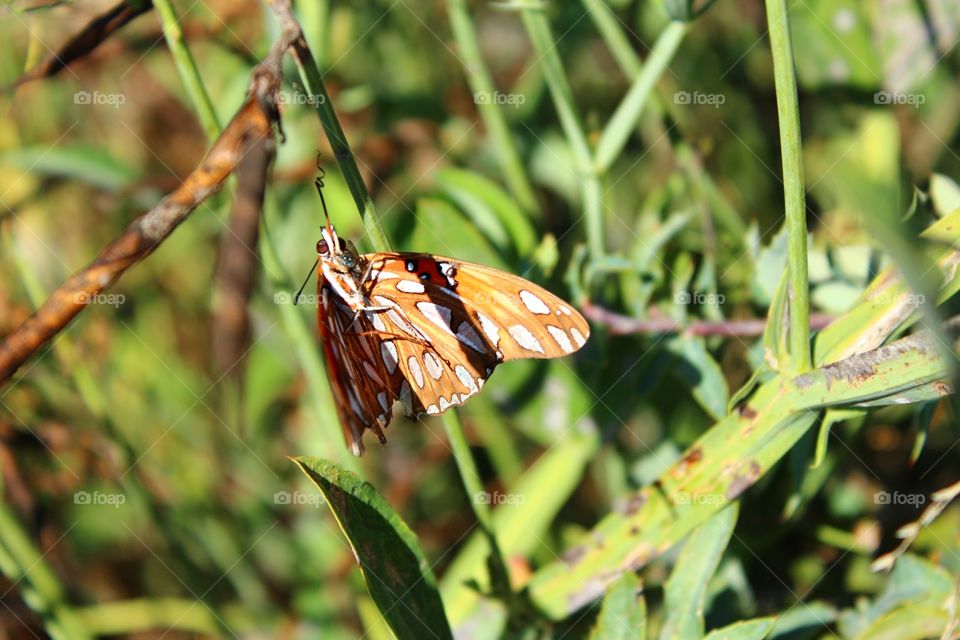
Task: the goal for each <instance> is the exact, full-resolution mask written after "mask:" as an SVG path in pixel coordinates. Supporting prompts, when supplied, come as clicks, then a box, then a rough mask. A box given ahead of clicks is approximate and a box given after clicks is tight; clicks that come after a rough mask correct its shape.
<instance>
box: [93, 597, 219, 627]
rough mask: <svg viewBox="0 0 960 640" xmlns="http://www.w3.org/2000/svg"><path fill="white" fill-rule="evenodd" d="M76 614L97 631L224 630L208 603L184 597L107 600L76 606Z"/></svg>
mask: <svg viewBox="0 0 960 640" xmlns="http://www.w3.org/2000/svg"><path fill="white" fill-rule="evenodd" d="M76 615H77V617H78V618H79V619H80V621H81V622H82V623H83V624H84V626H85V627H86V628H87V629H89V630H90V631H91V632H92V633H95V634H97V635H126V634H133V633H136V632H138V631H151V630H157V629H165V630H167V631H168V632H169V631H173V630H174V629H176V630H177V631H185V632H193V633H200V634H211V635H215V634H217V633H219V632H223V631H224V628H223V627H222V626H221V625H220V624H219V623H218V622H217V620H216V619H215V618H214V615H213V614H212V613H211V612H210V610H209V609H208V608H207V607H206V606H205V605H203V604H201V603H200V602H198V601H195V600H185V599H181V598H150V599H147V598H140V599H135V600H121V601H119V602H105V603H103V604H98V605H94V606H91V607H84V608H82V609H77V610H76ZM227 631H228V632H229V631H230V630H229V629H228V630H227Z"/></svg>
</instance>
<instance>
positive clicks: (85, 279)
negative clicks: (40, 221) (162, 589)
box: [0, 0, 299, 384]
mask: <svg viewBox="0 0 960 640" xmlns="http://www.w3.org/2000/svg"><path fill="white" fill-rule="evenodd" d="M277 3H278V4H288V0H283V2H281V1H280V0H277ZM284 26H286V25H284ZM298 33H299V32H298ZM295 37H296V34H291V31H290V30H289V29H287V28H284V30H283V32H282V36H281V38H280V40H278V41H277V42H276V43H274V45H273V47H272V48H271V50H270V53H269V54H268V55H267V57H266V59H265V60H264V61H263V62H262V63H261V64H259V65H258V66H257V67H256V68H255V69H254V71H253V73H252V76H251V80H250V86H249V89H248V91H247V98H246V100H245V101H244V103H243V105H242V106H241V107H240V109H239V110H238V111H237V113H236V114H235V115H234V116H233V118H232V119H231V120H230V123H229V124H228V125H227V126H226V128H225V129H224V130H223V133H222V134H221V135H220V137H218V138H217V140H216V141H215V142H214V143H213V146H211V148H210V150H209V151H208V152H207V155H206V157H204V159H203V161H202V162H201V163H200V165H199V166H198V167H197V168H196V169H194V171H193V172H192V173H191V174H190V175H189V176H187V178H186V180H184V182H183V184H181V185H180V186H179V187H178V188H177V189H176V190H175V191H173V192H172V193H170V194H169V195H167V196H166V197H165V198H164V199H163V200H161V201H160V202H159V203H158V204H157V205H156V206H155V207H153V208H152V209H151V210H150V211H148V212H147V213H145V214H143V215H142V216H140V217H139V218H137V219H136V220H134V221H133V222H132V223H131V224H130V225H129V226H128V227H127V228H126V230H124V231H123V233H121V234H120V235H119V236H118V237H117V238H116V239H115V240H114V241H113V242H111V243H110V244H109V245H107V247H106V248H105V249H103V251H101V252H100V255H98V256H97V258H96V259H95V260H94V261H93V262H91V263H90V264H89V265H87V266H86V267H85V268H84V269H82V270H80V271H79V272H77V273H75V274H74V275H73V276H71V277H70V278H69V279H68V280H67V281H66V282H64V283H63V284H62V285H61V286H60V287H59V288H57V290H56V291H54V292H53V293H52V294H51V295H50V297H49V298H48V299H47V301H46V302H44V303H43V305H42V306H41V307H40V308H39V309H37V311H36V312H35V313H34V314H33V315H32V316H30V317H29V318H28V319H27V320H26V321H24V322H23V324H21V325H20V326H19V327H17V329H15V330H14V331H13V332H12V333H11V334H9V335H8V336H7V337H6V338H5V339H4V341H3V342H2V343H0V384H3V383H5V382H6V381H7V380H9V379H10V377H11V376H12V375H13V374H14V372H16V370H17V369H18V368H19V367H20V365H22V364H23V363H24V362H25V361H26V360H27V359H28V358H29V357H30V356H31V355H33V353H35V352H36V351H37V349H39V348H40V347H41V346H42V345H43V344H44V343H46V342H47V341H48V340H50V339H51V338H52V337H53V336H54V335H56V334H57V332H59V331H60V330H61V329H63V328H64V327H65V326H66V325H67V323H69V322H70V320H72V319H73V318H74V316H76V315H77V314H78V313H80V312H81V311H83V309H84V307H85V306H86V305H87V303H88V302H89V301H91V300H94V299H95V298H96V296H97V294H99V293H100V292H101V291H103V290H104V289H106V288H107V287H109V286H110V285H112V284H113V283H115V282H116V281H117V280H118V279H119V278H120V276H122V275H123V273H124V272H126V271H127V269H129V268H130V267H132V266H133V265H134V264H136V263H137V262H139V261H140V260H143V259H144V258H146V257H147V256H148V255H150V254H151V253H152V252H153V251H154V249H156V248H157V247H158V246H159V245H160V243H161V242H163V241H164V240H165V239H166V238H167V237H168V236H169V235H170V234H171V233H172V232H173V230H174V229H175V228H176V227H177V225H179V224H180V223H181V222H183V221H184V220H185V219H186V217H187V216H188V215H189V214H190V213H191V212H192V211H193V210H194V209H195V208H196V207H197V206H198V205H199V204H200V203H201V202H203V201H204V200H206V199H207V198H209V197H210V196H212V195H213V194H214V193H216V192H217V191H218V190H219V189H220V188H221V187H222V186H223V183H224V182H225V181H226V179H227V178H228V177H229V176H230V174H231V173H232V172H233V171H235V170H236V169H237V166H238V165H239V163H240V162H241V161H242V160H243V158H244V157H245V156H246V154H247V153H248V152H249V151H250V149H252V148H254V147H255V146H256V145H258V144H261V143H263V142H265V141H266V142H268V143H271V144H272V141H273V136H274V128H273V125H274V123H276V124H277V125H279V122H280V120H279V113H278V112H277V109H276V96H277V92H278V91H279V87H280V81H281V67H280V63H281V59H282V57H283V54H284V52H285V51H286V50H287V49H288V48H289V47H290V43H291V39H292V38H295ZM281 135H282V131H281Z"/></svg>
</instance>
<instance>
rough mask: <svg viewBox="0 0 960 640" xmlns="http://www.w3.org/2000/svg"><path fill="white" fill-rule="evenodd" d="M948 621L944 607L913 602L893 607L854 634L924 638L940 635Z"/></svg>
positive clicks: (867, 638) (870, 638) (868, 638)
mask: <svg viewBox="0 0 960 640" xmlns="http://www.w3.org/2000/svg"><path fill="white" fill-rule="evenodd" d="M949 622H950V620H949V618H948V617H947V611H946V609H945V608H944V607H941V606H936V605H933V604H913V605H908V606H906V607H900V608H898V609H894V610H893V611H891V612H890V613H888V614H886V615H885V616H883V617H882V618H880V619H879V620H877V621H876V622H875V623H874V624H872V625H870V627H868V628H867V629H864V631H863V633H861V634H860V635H858V636H856V640H925V639H926V638H938V637H942V636H941V634H942V633H943V630H944V628H946V626H947V624H948V623H949Z"/></svg>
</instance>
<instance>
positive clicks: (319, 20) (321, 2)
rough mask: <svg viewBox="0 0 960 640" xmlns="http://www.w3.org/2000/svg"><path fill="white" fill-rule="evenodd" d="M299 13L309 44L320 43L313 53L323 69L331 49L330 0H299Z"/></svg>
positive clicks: (297, 4) (318, 64)
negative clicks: (329, 44)
mask: <svg viewBox="0 0 960 640" xmlns="http://www.w3.org/2000/svg"><path fill="white" fill-rule="evenodd" d="M296 6H297V13H298V14H299V15H300V24H301V25H303V34H304V37H306V39H307V42H313V43H318V46H315V47H314V48H313V49H312V51H313V59H314V60H316V62H317V66H318V67H320V68H323V66H324V64H325V60H326V56H327V52H328V49H329V46H328V43H329V37H330V0H305V1H304V0H298V1H297V3H296Z"/></svg>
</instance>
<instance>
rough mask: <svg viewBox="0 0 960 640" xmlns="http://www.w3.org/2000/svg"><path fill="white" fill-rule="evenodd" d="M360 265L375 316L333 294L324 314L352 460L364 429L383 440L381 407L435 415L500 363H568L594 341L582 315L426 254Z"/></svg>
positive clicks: (519, 282) (493, 275)
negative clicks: (521, 360)
mask: <svg viewBox="0 0 960 640" xmlns="http://www.w3.org/2000/svg"><path fill="white" fill-rule="evenodd" d="M363 258H364V260H366V261H367V263H368V269H367V272H368V276H367V278H366V280H365V282H364V283H363V285H362V286H361V290H362V291H363V292H364V294H365V296H366V299H367V300H368V301H369V304H370V305H371V306H370V310H367V311H363V312H360V313H359V314H356V313H355V312H353V311H352V310H350V309H349V307H347V306H346V305H345V304H343V303H341V302H339V301H338V300H336V299H334V298H336V296H335V294H334V293H333V291H332V290H331V289H330V288H329V287H327V294H326V295H327V298H328V302H327V304H326V305H324V304H323V303H321V305H320V306H321V312H320V324H321V327H322V328H321V335H322V336H323V335H324V334H327V335H326V336H324V337H325V341H324V349H325V354H326V358H327V363H328V371H330V370H333V373H332V374H331V375H330V378H331V385H332V386H333V387H334V395H335V397H336V400H337V405H338V411H339V413H340V418H341V422H343V424H344V431H345V434H346V436H347V441H348V442H350V443H351V445H352V446H353V449H354V451H355V452H362V450H363V447H362V444H360V437H359V436H360V435H362V433H363V431H364V430H365V429H368V428H369V429H372V430H374V431H375V432H377V434H378V435H379V436H380V437H381V440H382V439H383V438H382V428H384V427H386V425H387V424H388V423H389V421H390V411H389V410H385V409H384V405H387V406H389V405H392V403H393V401H394V400H400V401H401V403H402V404H403V406H404V410H405V413H406V414H407V415H409V416H417V415H421V414H429V415H437V414H440V413H443V411H445V410H446V409H448V408H449V407H451V406H457V405H460V404H463V403H464V402H465V401H466V400H467V399H469V398H470V397H472V396H473V395H475V394H476V393H477V392H479V390H480V389H481V388H482V387H483V385H484V383H485V382H486V380H487V378H489V377H490V374H492V373H493V370H494V369H495V368H496V367H497V365H499V364H500V363H501V362H505V361H507V360H515V359H518V358H556V357H562V356H565V355H569V354H571V353H573V352H575V351H577V350H578V349H579V348H580V347H582V346H583V345H584V343H585V342H586V341H587V338H588V337H589V336H590V329H589V326H588V325H587V322H586V321H585V320H584V319H583V317H582V316H581V315H580V314H579V313H578V312H577V311H576V310H574V309H572V308H571V307H570V306H569V305H568V304H567V303H566V302H564V301H563V300H561V299H560V298H558V297H557V296H555V295H553V294H552V293H550V292H548V291H547V290H545V289H543V288H542V287H539V286H537V285H535V284H533V283H532V282H529V281H528V280H525V279H523V278H521V277H519V276H515V275H512V274H509V273H506V272H504V271H500V270H497V269H493V268H490V267H486V266H483V265H479V264H474V263H469V262H463V261H459V260H454V259H452V258H444V257H439V256H433V255H429V254H413V253H378V254H368V255H365V256H363ZM322 291H323V284H322V283H321V292H322ZM355 315H356V316H357V317H356V320H354V316H355Z"/></svg>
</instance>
